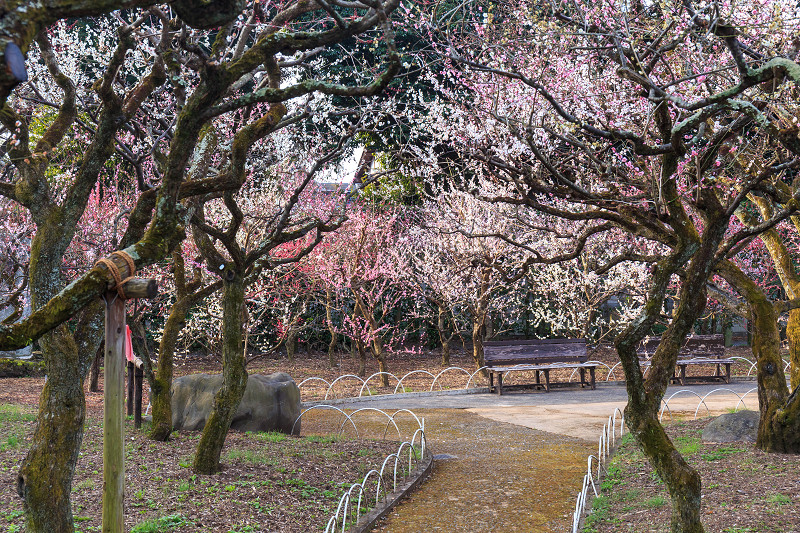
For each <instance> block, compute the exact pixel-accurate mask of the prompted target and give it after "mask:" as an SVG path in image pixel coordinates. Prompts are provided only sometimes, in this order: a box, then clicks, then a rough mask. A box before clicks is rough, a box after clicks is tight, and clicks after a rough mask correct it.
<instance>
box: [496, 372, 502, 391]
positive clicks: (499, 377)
mask: <svg viewBox="0 0 800 533" xmlns="http://www.w3.org/2000/svg"><path fill="white" fill-rule="evenodd" d="M497 395H498V396H502V395H503V373H502V372H498V373H497Z"/></svg>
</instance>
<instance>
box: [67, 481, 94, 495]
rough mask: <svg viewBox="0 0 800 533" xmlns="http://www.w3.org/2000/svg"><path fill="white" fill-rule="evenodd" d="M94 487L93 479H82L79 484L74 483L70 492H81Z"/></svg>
mask: <svg viewBox="0 0 800 533" xmlns="http://www.w3.org/2000/svg"><path fill="white" fill-rule="evenodd" d="M94 487H95V484H94V480H93V479H84V480H83V481H81V482H80V483H76V484H75V486H74V487H72V492H78V491H81V490H92V489H93V488H94Z"/></svg>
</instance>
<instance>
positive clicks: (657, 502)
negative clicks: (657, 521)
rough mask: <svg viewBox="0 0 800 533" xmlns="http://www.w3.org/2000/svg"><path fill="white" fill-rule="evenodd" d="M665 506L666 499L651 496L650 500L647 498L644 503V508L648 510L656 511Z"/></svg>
mask: <svg viewBox="0 0 800 533" xmlns="http://www.w3.org/2000/svg"><path fill="white" fill-rule="evenodd" d="M666 504H667V499H666V498H665V497H663V496H660V495H659V496H653V497H652V498H648V499H647V500H645V502H644V506H645V507H647V508H648V509H656V508H658V507H663V506H664V505H666Z"/></svg>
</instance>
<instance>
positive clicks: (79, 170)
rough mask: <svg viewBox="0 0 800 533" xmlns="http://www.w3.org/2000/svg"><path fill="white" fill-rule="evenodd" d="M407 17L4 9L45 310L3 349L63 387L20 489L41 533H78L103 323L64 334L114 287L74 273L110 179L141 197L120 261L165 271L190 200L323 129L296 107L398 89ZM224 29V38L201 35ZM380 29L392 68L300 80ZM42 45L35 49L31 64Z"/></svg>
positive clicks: (18, 173) (4, 186) (52, 401)
mask: <svg viewBox="0 0 800 533" xmlns="http://www.w3.org/2000/svg"><path fill="white" fill-rule="evenodd" d="M397 3H398V2H397V1H395V0H390V1H388V2H385V3H384V2H377V3H370V4H369V5H366V4H364V5H362V4H360V3H358V4H356V5H355V6H354V5H353V4H351V3H346V4H347V5H346V7H342V6H339V5H338V3H336V2H333V3H326V4H325V7H324V8H323V7H321V6H319V5H316V4H313V5H312V4H308V3H305V2H291V1H289V2H285V3H276V4H268V5H265V4H260V3H257V4H253V5H252V6H250V7H248V9H247V10H246V11H244V7H245V6H244V3H241V2H227V1H221V2H201V3H193V2H191V1H190V0H189V1H183V0H180V1H178V2H173V3H172V5H171V7H168V8H165V9H163V10H162V9H160V8H157V7H151V8H149V9H148V10H146V11H137V10H133V11H125V12H117V13H113V14H111V15H109V16H106V17H104V18H96V19H92V20H91V21H85V20H82V21H79V23H78V24H70V25H66V24H60V25H57V26H55V27H53V28H52V29H51V30H50V31H46V29H47V27H48V26H49V25H50V24H51V23H52V22H53V21H56V20H58V19H60V18H64V17H73V16H74V17H80V16H85V15H91V14H101V13H106V12H110V11H112V10H113V9H115V8H117V7H126V8H131V7H136V6H137V5H150V4H151V3H148V2H141V3H139V2H119V3H117V2H60V1H52V2H44V3H40V4H36V5H35V6H33V5H31V4H30V3H28V2H14V3H11V4H9V5H7V6H6V7H5V8H4V16H3V17H2V19H1V23H0V26H2V29H3V31H2V36H3V37H2V38H3V39H4V42H5V43H7V44H6V45H5V46H4V47H3V50H4V53H5V56H4V57H5V59H6V65H7V67H8V68H6V69H2V74H1V75H0V78H2V79H0V99H2V100H3V101H5V100H6V98H7V97H8V94H9V91H10V89H11V88H12V87H13V86H14V85H16V84H18V83H20V82H22V81H24V80H25V77H26V75H27V74H28V73H34V72H35V75H31V76H30V77H31V80H32V83H29V84H27V85H22V86H20V88H19V90H18V95H19V96H20V98H15V99H13V100H10V101H8V102H7V105H6V106H5V107H4V108H3V109H2V111H0V122H2V124H3V126H4V128H5V133H4V137H3V140H4V146H5V152H4V153H5V157H6V162H7V164H8V165H9V166H8V167H7V169H8V171H7V172H6V173H5V174H4V177H3V178H2V181H1V182H0V194H2V195H3V196H5V197H6V198H9V199H11V200H12V201H14V202H16V203H17V204H19V205H20V206H22V207H24V208H25V209H27V210H28V211H29V213H30V216H31V218H32V220H33V223H34V224H35V225H36V233H35V234H34V235H33V237H32V244H31V247H30V251H29V258H30V268H29V279H30V291H31V302H32V308H33V309H32V311H33V312H32V313H31V315H30V316H27V317H21V318H20V319H19V320H16V321H14V322H13V323H4V324H0V347H2V348H3V349H16V348H19V347H22V346H25V345H28V344H30V343H31V342H32V341H33V340H34V339H37V338H39V339H40V340H39V343H40V346H41V347H42V352H43V355H44V358H45V364H46V366H47V372H48V377H49V379H48V382H47V385H46V387H45V389H44V391H43V394H42V402H41V403H40V405H41V407H42V408H41V411H40V416H39V419H38V424H37V429H36V433H35V435H34V439H33V444H32V446H31V449H30V452H29V453H28V456H27V457H26V459H25V462H24V464H23V465H22V468H21V469H20V473H19V476H18V479H17V488H18V492H19V494H20V496H21V497H22V498H23V500H24V502H25V509H26V517H27V528H28V530H29V531H32V532H36V531H48V532H53V531H56V532H62V531H72V530H73V523H72V517H71V511H70V506H69V494H70V484H71V479H72V473H73V470H74V465H75V461H76V460H77V454H78V450H79V447H80V442H81V438H82V424H83V418H84V411H85V409H84V400H83V390H82V383H83V379H84V377H85V375H86V371H87V369H88V366H89V362H90V361H91V357H92V356H93V355H94V353H95V349H94V344H95V342H96V339H97V338H98V335H96V334H92V333H91V332H92V331H96V330H97V328H98V326H99V323H98V314H97V313H89V314H86V315H85V316H84V318H83V319H82V320H80V321H79V323H78V324H77V325H75V326H74V327H73V328H72V329H70V328H67V326H66V325H64V322H65V321H66V320H68V319H70V318H71V317H73V316H74V315H76V314H78V313H79V312H80V310H81V309H83V308H85V307H86V306H87V305H90V304H92V302H95V301H96V299H97V296H99V295H100V294H102V293H103V292H105V291H106V290H108V288H109V286H110V284H109V281H108V280H109V278H108V273H107V271H106V268H105V267H104V266H96V267H94V268H93V269H91V270H90V271H89V272H88V273H86V274H83V275H81V276H78V277H77V279H75V280H74V281H73V282H72V283H70V284H69V285H67V286H66V287H64V276H63V275H62V266H63V257H64V253H65V251H66V250H67V249H68V247H69V246H70V243H71V242H72V240H73V237H74V235H75V234H76V228H77V227H78V222H79V221H80V220H81V217H82V216H83V213H84V211H85V209H86V206H87V203H88V197H89V195H90V194H91V193H92V191H93V190H95V188H96V185H97V184H98V180H99V179H100V176H101V175H102V174H103V173H104V170H105V165H106V164H107V163H108V162H109V161H110V160H112V159H113V158H115V157H119V158H120V159H122V160H124V161H125V169H126V170H127V171H128V173H127V175H125V176H122V175H121V176H120V180H119V184H120V187H119V190H120V191H122V192H121V195H123V194H130V195H131V202H130V204H129V208H130V209H131V213H130V216H129V219H128V226H127V229H126V232H125V235H124V236H123V237H122V238H121V244H120V248H122V249H124V250H125V252H126V253H127V254H128V255H129V256H130V257H131V258H132V259H133V261H134V264H135V266H136V267H137V268H141V267H144V266H146V265H148V264H150V263H153V262H154V261H158V260H161V259H162V258H163V257H165V256H166V255H167V254H168V253H170V251H171V250H172V249H173V248H174V247H175V246H176V245H177V243H179V242H180V241H181V240H182V238H183V227H184V226H185V225H186V224H187V223H188V221H189V219H190V217H191V209H189V208H188V205H187V204H183V203H181V200H183V199H187V198H190V197H197V196H200V195H208V194H212V195H213V194H217V195H223V196H224V194H226V193H225V191H228V193H227V194H232V191H235V190H237V189H238V188H239V187H240V186H241V184H242V182H243V180H244V179H246V177H247V172H246V166H247V161H248V156H249V152H250V149H251V148H252V147H253V145H254V144H256V143H258V142H259V141H260V140H261V139H263V138H264V137H266V136H268V135H270V134H271V133H272V132H274V131H275V130H277V129H280V128H282V127H283V126H284V125H285V124H286V123H287V122H289V123H291V122H293V121H297V120H304V119H306V118H308V113H307V112H306V110H305V108H306V106H305V102H301V103H300V104H299V105H298V106H296V107H293V105H292V103H291V102H292V101H293V100H295V99H302V98H305V97H308V96H309V95H311V94H312V93H316V94H337V95H352V96H370V95H372V94H375V93H376V92H378V91H380V90H381V88H383V87H384V86H385V85H386V84H387V83H388V81H389V80H390V79H391V77H392V76H393V74H394V72H395V71H396V69H397V64H398V58H397V56H396V53H395V52H394V49H393V47H392V46H391V41H392V33H391V28H390V23H389V17H390V16H391V15H392V12H393V10H394V9H395V8H396V6H397ZM333 6H336V7H333ZM359 6H360V9H355V10H354V9H353V7H356V8H358V7H359ZM171 9H174V10H175V11H174V13H175V14H177V15H178V17H174V16H173V12H171V11H170V10H171ZM337 10H338V11H337ZM182 18H183V20H185V21H186V22H188V23H189V24H188V25H187V24H184V22H183V21H182ZM219 25H222V26H221V27H219V28H217V26H219ZM212 26H213V27H215V28H216V29H215V30H214V31H205V30H202V29H197V28H206V27H212ZM375 28H379V29H378V30H377V33H376V34H375V38H376V39H379V40H383V41H385V42H386V43H387V47H386V49H387V54H386V56H385V62H384V63H383V68H381V67H380V66H379V65H370V67H375V70H372V69H364V70H362V69H361V68H360V66H354V67H353V70H352V76H351V77H350V78H349V80H348V81H349V83H348V84H340V83H335V82H327V81H325V80H321V79H316V78H312V77H311V76H310V75H302V74H300V71H301V70H302V68H303V66H304V65H305V64H306V63H307V62H308V61H310V60H312V59H313V57H314V56H315V54H317V52H318V51H319V50H320V49H321V48H324V47H326V46H335V45H337V43H340V42H341V41H343V40H345V39H347V38H350V37H352V36H354V35H360V34H363V33H365V32H368V31H371V30H373V29H375ZM217 30H218V31H217ZM9 37H11V38H12V39H11V40H12V41H13V42H12V43H10V44H8V43H9V40H8V39H9ZM34 39H35V40H36V48H35V49H33V50H30V51H29V49H28V48H29V45H30V44H31V43H32V42H33V41H34ZM51 42H55V46H53V45H51ZM14 43H16V44H14ZM23 52H24V53H31V54H34V55H35V57H36V60H34V61H30V60H29V61H28V62H27V63H26V65H25V66H26V67H27V73H26V72H24V71H21V70H20V68H19V67H20V66H21V65H20V60H21V59H22V56H21V55H20V54H21V53H23ZM15 54H16V55H15ZM379 61H380V60H379ZM304 72H308V71H304ZM38 80H52V81H50V82H48V83H43V84H41V85H40V84H39V82H38ZM34 108H35V109H34ZM42 116H47V117H48V118H47V120H46V126H45V127H44V128H43V131H42V132H41V134H39V133H35V132H34V129H33V128H32V127H31V126H32V124H33V122H32V117H33V118H35V119H36V120H38V119H39V117H42ZM219 121H226V122H227V123H228V124H232V125H234V128H232V130H231V135H232V136H231V138H230V139H228V141H227V143H228V144H227V146H228V148H227V150H225V151H224V153H225V154H226V157H227V159H226V160H223V159H221V158H220V159H216V160H214V159H213V158H212V160H211V161H210V162H209V163H208V164H204V165H200V166H202V167H203V168H208V169H210V173H209V174H207V175H204V176H193V175H191V174H189V173H187V168H191V167H192V166H197V165H195V164H194V163H195V161H193V159H192V158H193V157H199V156H200V155H203V154H205V153H207V152H204V151H203V150H202V149H201V150H196V148H197V146H198V144H199V143H201V142H204V140H205V141H207V140H208V138H207V136H206V137H204V136H203V134H202V133H203V131H206V129H207V128H208V127H209V125H211V124H214V123H217V122H219ZM34 133H35V134H34ZM73 139H82V140H83V141H84V144H82V145H81V150H78V151H77V152H76V153H75V154H74V157H73V158H72V159H71V162H70V166H69V168H68V169H60V168H58V167H57V165H58V164H59V163H61V162H63V161H62V160H61V159H60V157H61V155H62V154H63V153H64V152H65V151H67V150H68V148H67V146H68V145H69V143H71V142H72V141H73ZM195 178H197V179H195ZM126 273H127V271H126V272H123V275H124V274H126ZM73 333H74V334H73Z"/></svg>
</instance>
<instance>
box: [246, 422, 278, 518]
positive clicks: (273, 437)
mask: <svg viewBox="0 0 800 533" xmlns="http://www.w3.org/2000/svg"><path fill="white" fill-rule="evenodd" d="M248 434H250V433H248ZM252 435H253V436H254V437H255V438H256V440H260V441H262V442H273V443H278V442H283V441H285V440H286V438H287V437H286V433H281V432H280V431H264V432H258V433H252ZM248 527H249V526H248Z"/></svg>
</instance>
